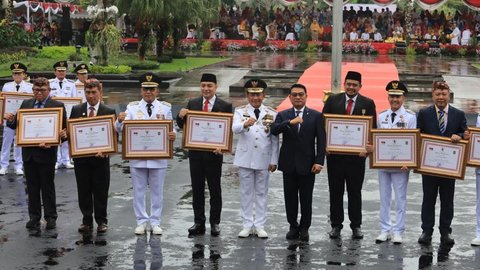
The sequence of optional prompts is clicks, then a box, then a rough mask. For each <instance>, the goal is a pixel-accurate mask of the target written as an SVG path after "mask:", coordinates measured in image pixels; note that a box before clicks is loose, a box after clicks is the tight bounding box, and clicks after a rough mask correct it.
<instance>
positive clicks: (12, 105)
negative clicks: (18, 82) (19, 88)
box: [1, 92, 33, 114]
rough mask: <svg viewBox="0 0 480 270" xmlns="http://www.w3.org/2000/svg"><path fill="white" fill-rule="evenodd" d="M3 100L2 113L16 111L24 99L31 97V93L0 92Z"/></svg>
mask: <svg viewBox="0 0 480 270" xmlns="http://www.w3.org/2000/svg"><path fill="white" fill-rule="evenodd" d="M1 95H2V97H3V98H4V100H3V109H4V110H3V113H13V114H15V113H17V111H18V109H19V108H20V105H22V102H23V101H24V100H26V99H31V98H33V94H28V93H18V92H1Z"/></svg>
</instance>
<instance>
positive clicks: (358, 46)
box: [342, 43, 377, 55]
mask: <svg viewBox="0 0 480 270" xmlns="http://www.w3.org/2000/svg"><path fill="white" fill-rule="evenodd" d="M342 52H343V53H345V54H349V53H355V54H368V55H369V54H376V53H377V50H376V49H375V48H374V47H373V46H372V45H371V44H370V43H345V44H343V47H342Z"/></svg>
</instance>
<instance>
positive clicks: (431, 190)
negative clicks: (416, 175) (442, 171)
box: [422, 175, 455, 234]
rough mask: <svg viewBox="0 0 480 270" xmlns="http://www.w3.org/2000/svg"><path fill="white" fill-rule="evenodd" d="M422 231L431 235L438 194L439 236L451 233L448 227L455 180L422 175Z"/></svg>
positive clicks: (450, 221)
mask: <svg viewBox="0 0 480 270" xmlns="http://www.w3.org/2000/svg"><path fill="white" fill-rule="evenodd" d="M422 188H423V202H422V229H423V231H424V232H427V233H432V232H433V227H434V226H435V203H436V202H437V194H440V225H439V229H440V234H447V233H451V232H452V228H451V227H450V225H451V224H452V219H453V198H454V194H455V179H451V178H442V177H436V176H429V175H422Z"/></svg>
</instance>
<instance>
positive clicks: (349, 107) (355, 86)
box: [323, 71, 377, 239]
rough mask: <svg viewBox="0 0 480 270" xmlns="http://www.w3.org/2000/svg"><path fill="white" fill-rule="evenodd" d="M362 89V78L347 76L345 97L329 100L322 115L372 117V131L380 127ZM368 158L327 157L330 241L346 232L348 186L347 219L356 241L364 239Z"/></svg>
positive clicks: (354, 75)
mask: <svg viewBox="0 0 480 270" xmlns="http://www.w3.org/2000/svg"><path fill="white" fill-rule="evenodd" d="M361 88H362V75H361V74H360V73H358V72H356V71H349V72H348V73H347V76H345V82H344V89H345V93H339V94H336V95H332V96H330V97H329V98H328V99H327V101H326V103H325V106H324V107H323V113H331V114H347V115H370V116H373V122H372V123H373V128H376V126H377V124H376V123H377V119H376V118H377V113H376V111H375V103H374V102H373V100H371V99H369V98H367V97H365V96H362V95H360V94H359V91H360V89H361ZM366 154H367V152H366V151H365V153H361V154H360V155H359V156H354V155H339V154H328V153H327V172H328V187H329V191H330V225H331V226H332V230H331V231H330V233H329V235H330V238H334V239H335V238H338V237H340V231H341V230H342V228H343V224H342V223H343V220H344V214H343V194H344V193H345V184H346V186H347V194H348V217H349V219H350V228H351V229H352V233H353V234H352V237H353V238H354V239H362V238H363V233H362V231H361V229H360V226H361V225H362V186H363V180H364V177H365V159H366Z"/></svg>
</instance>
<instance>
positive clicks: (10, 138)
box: [0, 127, 23, 169]
mask: <svg viewBox="0 0 480 270" xmlns="http://www.w3.org/2000/svg"><path fill="white" fill-rule="evenodd" d="M15 133H16V132H15V130H14V129H11V128H9V127H4V129H3V141H2V153H1V157H0V159H1V160H0V165H1V167H2V168H5V169H6V168H8V164H9V163H10V149H11V147H12V144H13V145H14V146H13V159H14V160H15V169H22V168H23V160H22V148H21V147H19V146H17V143H16V139H15Z"/></svg>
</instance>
